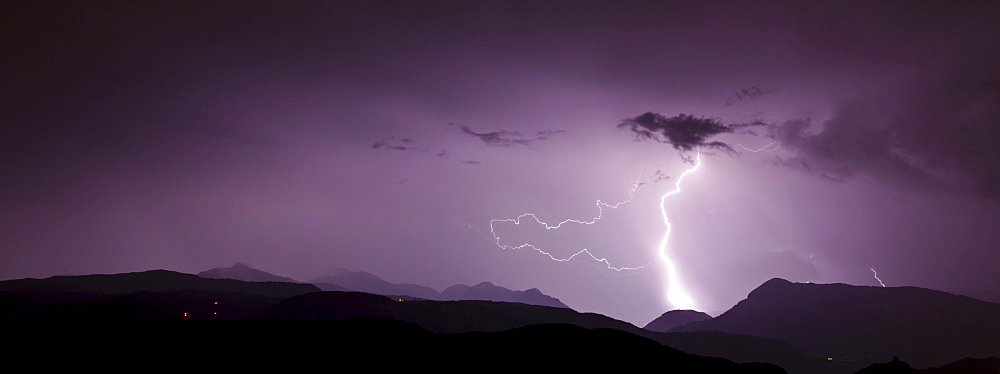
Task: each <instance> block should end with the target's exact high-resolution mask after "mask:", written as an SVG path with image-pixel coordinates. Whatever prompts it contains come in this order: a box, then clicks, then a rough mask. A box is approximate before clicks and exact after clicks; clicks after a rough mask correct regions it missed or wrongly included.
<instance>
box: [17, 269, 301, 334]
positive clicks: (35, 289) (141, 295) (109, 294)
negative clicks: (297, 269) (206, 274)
mask: <svg viewBox="0 0 1000 374" xmlns="http://www.w3.org/2000/svg"><path fill="white" fill-rule="evenodd" d="M317 291H319V289H317V288H316V287H315V286H313V285H309V284H301V283H281V282H244V281H237V280H230V279H209V278H202V277H199V276H197V275H193V274H184V273H178V272H173V271H167V270H151V271H144V272H138V273H125V274H107V275H81V276H57V277H51V278H45V279H19V280H9V281H2V282H0V306H2V307H0V320H2V321H0V323H10V324H13V325H18V324H22V323H25V322H37V323H42V324H45V323H50V322H52V323H61V322H72V321H76V322H86V323H90V322H100V321H108V322H113V321H126V320H164V319H184V318H187V319H244V318H252V317H256V316H257V315H259V314H260V313H261V312H263V311H264V310H265V309H267V308H268V307H270V306H272V305H274V304H277V303H278V302H279V301H281V300H283V299H285V298H288V297H291V296H294V295H299V294H305V293H310V292H317Z"/></svg>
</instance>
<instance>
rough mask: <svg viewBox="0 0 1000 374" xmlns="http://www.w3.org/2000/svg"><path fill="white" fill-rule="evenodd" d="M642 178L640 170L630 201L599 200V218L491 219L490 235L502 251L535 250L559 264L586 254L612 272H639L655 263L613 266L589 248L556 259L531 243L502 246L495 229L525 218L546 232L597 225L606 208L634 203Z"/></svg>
mask: <svg viewBox="0 0 1000 374" xmlns="http://www.w3.org/2000/svg"><path fill="white" fill-rule="evenodd" d="M641 178H642V171H641V170H640V172H639V177H637V178H636V179H635V182H633V183H632V188H631V189H629V191H628V199H627V200H625V201H621V202H618V203H615V204H608V203H605V202H603V201H601V200H597V202H596V203H595V204H596V205H597V216H595V217H594V218H591V219H590V220H579V219H566V220H562V221H560V222H559V223H557V224H554V225H551V224H549V223H548V222H545V221H542V220H541V219H539V218H538V216H537V215H535V214H534V213H524V214H522V215H519V216H517V218H505V219H491V220H490V233H491V234H493V239H494V241H495V242H496V245H497V247H500V249H510V250H520V249H525V248H528V249H532V250H534V251H536V252H538V253H540V254H542V255H545V256H548V257H549V258H550V259H552V260H553V261H558V262H566V261H571V260H573V259H574V258H576V257H577V256H579V255H582V254H586V255H587V256H590V258H591V259H593V260H594V261H597V262H600V263H603V264H604V265H606V266H607V268H608V269H611V270H614V271H618V272H621V271H626V270H639V269H643V268H645V267H646V266H649V265H650V264H652V263H653V261H650V262H648V263H646V264H645V265H642V266H633V267H627V266H614V265H612V264H611V262H610V261H608V259H607V258H606V257H601V258H598V257H597V256H595V255H594V254H593V253H592V252H590V250H589V249H587V248H584V249H581V250H579V251H578V252H576V253H574V254H573V255H571V256H569V257H565V258H560V257H556V256H555V255H553V254H552V253H550V252H548V251H545V250H543V249H541V248H539V247H537V246H535V245H534V244H531V243H524V244H520V245H507V244H502V243H500V235H498V234H497V232H496V227H495V226H496V223H498V222H507V223H513V224H514V225H515V226H519V225H521V220H522V219H525V218H530V219H531V220H534V221H535V223H538V224H540V225H542V226H544V227H545V229H546V230H555V229H558V228H560V227H562V226H563V225H565V224H568V223H575V224H580V225H593V224H596V223H597V221H600V220H601V218H602V217H604V208H608V209H617V208H618V207H620V206H622V205H625V204H628V203H630V202H632V200H633V199H634V198H635V190H636V189H638V188H639V185H640V183H639V180H640V179H641Z"/></svg>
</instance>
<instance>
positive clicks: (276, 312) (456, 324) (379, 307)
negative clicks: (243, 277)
mask: <svg viewBox="0 0 1000 374" xmlns="http://www.w3.org/2000/svg"><path fill="white" fill-rule="evenodd" d="M371 317H375V318H391V319H395V320H400V321H407V322H412V323H415V324H417V325H420V326H422V327H424V328H426V329H429V330H431V331H434V332H438V333H460V332H470V331H502V330H510V329H514V328H518V327H523V326H527V325H533V324H541V323H568V324H573V325H577V326H581V327H586V328H614V329H619V330H622V331H636V330H637V328H636V327H635V326H633V325H631V324H629V323H627V322H622V321H619V320H616V319H613V318H609V317H606V316H603V315H600V314H596V313H579V312H576V311H574V310H572V309H568V308H553V307H546V306H538V305H528V304H521V303H506V302H490V301H475V300H465V301H428V300H423V301H402V302H401V301H398V300H394V299H390V298H388V297H385V296H380V295H373V294H367V293H361V292H316V293H310V294H305V295H299V296H294V297H291V298H288V299H286V300H284V301H282V302H281V303H278V304H277V305H275V306H274V307H272V308H271V309H269V310H268V311H266V312H265V313H263V314H261V318H265V319H283V320H342V319H350V318H371Z"/></svg>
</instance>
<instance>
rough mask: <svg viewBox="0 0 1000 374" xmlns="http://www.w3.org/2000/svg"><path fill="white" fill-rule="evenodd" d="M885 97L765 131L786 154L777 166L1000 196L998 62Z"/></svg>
mask: <svg viewBox="0 0 1000 374" xmlns="http://www.w3.org/2000/svg"><path fill="white" fill-rule="evenodd" d="M963 66H965V67H968V66H976V67H977V68H976V69H969V68H966V69H963V70H956V71H953V72H952V73H950V74H946V75H943V76H941V77H938V78H937V79H934V80H930V81H924V82H920V83H918V84H915V85H913V86H912V87H907V88H908V89H907V90H905V91H904V92H902V93H900V94H897V95H892V96H889V97H865V98H856V99H847V100H839V101H837V102H836V103H835V105H834V108H835V109H834V111H833V114H832V116H831V117H830V119H828V120H826V121H824V122H823V123H822V126H817V124H815V123H814V122H813V121H811V120H810V119H794V120H789V121H785V122H784V123H781V124H774V125H771V126H769V127H768V134H769V136H770V137H772V138H774V139H775V140H777V141H779V142H780V143H781V145H782V147H783V148H784V149H785V150H790V151H792V154H791V155H790V156H787V157H780V158H778V161H779V163H781V164H783V165H787V166H791V167H793V168H796V169H798V170H802V171H805V172H807V173H810V174H814V175H817V176H820V177H823V178H826V179H829V180H834V181H844V180H847V179H849V178H852V177H856V176H867V177H870V178H873V179H876V180H880V181H883V182H886V183H888V184H890V185H893V186H896V187H899V188H904V189H909V190H918V191H953V192H954V191H962V192H971V193H974V194H977V195H982V196H991V197H995V196H997V195H1000V150H998V147H997V144H996V139H998V137H1000V91H997V90H996V89H993V88H991V87H992V86H991V85H990V84H989V83H990V82H994V81H995V79H996V78H994V77H995V74H996V73H995V72H996V71H1000V70H998V69H996V68H997V67H998V66H996V64H978V65H977V64H965V65H963Z"/></svg>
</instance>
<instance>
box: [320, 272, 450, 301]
mask: <svg viewBox="0 0 1000 374" xmlns="http://www.w3.org/2000/svg"><path fill="white" fill-rule="evenodd" d="M309 283H319V284H331V285H336V286H339V287H343V288H344V289H346V290H351V291H358V292H367V293H373V294H378V295H387V296H397V295H405V296H411V297H416V298H421V299H428V300H436V299H438V297H439V295H440V294H439V293H438V292H437V290H435V289H433V288H430V287H424V286H421V285H417V284H407V283H404V284H393V283H389V282H387V281H385V280H383V279H382V278H379V277H378V276H376V275H375V274H371V273H367V272H364V271H352V270H347V269H344V268H337V269H334V270H333V271H332V272H331V273H330V274H328V275H326V276H322V277H319V278H314V279H312V280H310V281H309Z"/></svg>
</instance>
